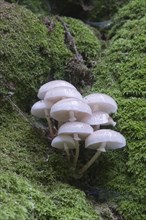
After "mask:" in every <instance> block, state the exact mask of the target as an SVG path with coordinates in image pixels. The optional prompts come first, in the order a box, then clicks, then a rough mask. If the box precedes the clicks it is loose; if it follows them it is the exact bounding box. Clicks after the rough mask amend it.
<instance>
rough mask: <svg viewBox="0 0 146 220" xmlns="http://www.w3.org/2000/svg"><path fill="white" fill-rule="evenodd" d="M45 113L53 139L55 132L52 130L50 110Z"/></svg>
mask: <svg viewBox="0 0 146 220" xmlns="http://www.w3.org/2000/svg"><path fill="white" fill-rule="evenodd" d="M44 111H45V116H46V119H47V122H48V127H49V131H50V134H51V137H52V138H54V132H53V129H52V125H51V120H50V116H49V113H48V110H47V109H46V108H45V109H44Z"/></svg>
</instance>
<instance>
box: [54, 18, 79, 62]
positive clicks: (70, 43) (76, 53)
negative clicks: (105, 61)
mask: <svg viewBox="0 0 146 220" xmlns="http://www.w3.org/2000/svg"><path fill="white" fill-rule="evenodd" d="M56 18H57V20H58V21H60V23H61V24H62V25H63V27H64V30H65V34H66V37H67V41H68V43H69V46H70V47H71V49H72V50H74V52H75V55H76V59H77V61H80V62H83V57H82V55H81V54H80V53H79V52H78V50H77V46H76V44H75V41H74V38H73V36H72V35H71V33H70V31H69V29H68V27H67V24H66V23H65V22H64V21H63V20H62V19H61V18H60V17H59V16H56Z"/></svg>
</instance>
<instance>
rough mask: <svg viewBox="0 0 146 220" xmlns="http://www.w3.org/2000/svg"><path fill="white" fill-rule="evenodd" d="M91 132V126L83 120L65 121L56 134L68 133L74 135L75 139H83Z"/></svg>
mask: <svg viewBox="0 0 146 220" xmlns="http://www.w3.org/2000/svg"><path fill="white" fill-rule="evenodd" d="M92 133H93V128H92V127H91V126H90V125H88V124H86V123H83V122H67V123H65V124H63V125H62V126H61V127H60V128H59V130H58V134H59V135H60V134H69V135H72V136H73V137H74V139H75V140H84V139H85V138H86V137H87V136H88V135H89V134H92Z"/></svg>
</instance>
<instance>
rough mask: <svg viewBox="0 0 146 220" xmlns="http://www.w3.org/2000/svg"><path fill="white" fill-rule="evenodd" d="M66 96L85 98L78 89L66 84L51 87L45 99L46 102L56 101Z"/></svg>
mask: <svg viewBox="0 0 146 220" xmlns="http://www.w3.org/2000/svg"><path fill="white" fill-rule="evenodd" d="M64 98H77V99H81V100H83V98H82V95H81V94H80V93H79V92H78V91H77V90H76V89H74V88H70V87H65V86H60V87H56V88H55V89H54V88H53V89H49V90H48V91H47V93H46V95H45V97H44V100H45V102H52V103H56V102H57V101H59V100H61V99H64Z"/></svg>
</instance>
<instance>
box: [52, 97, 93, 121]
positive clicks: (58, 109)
mask: <svg viewBox="0 0 146 220" xmlns="http://www.w3.org/2000/svg"><path fill="white" fill-rule="evenodd" d="M91 114H92V111H91V108H90V107H89V105H87V104H86V103H85V102H83V101H82V100H79V99H76V98H67V99H63V100H60V101H58V102H57V103H56V104H54V105H53V106H52V108H51V111H50V115H51V117H52V118H54V119H55V120H57V121H59V122H67V121H80V120H81V119H82V118H83V117H85V116H90V115H91Z"/></svg>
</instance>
